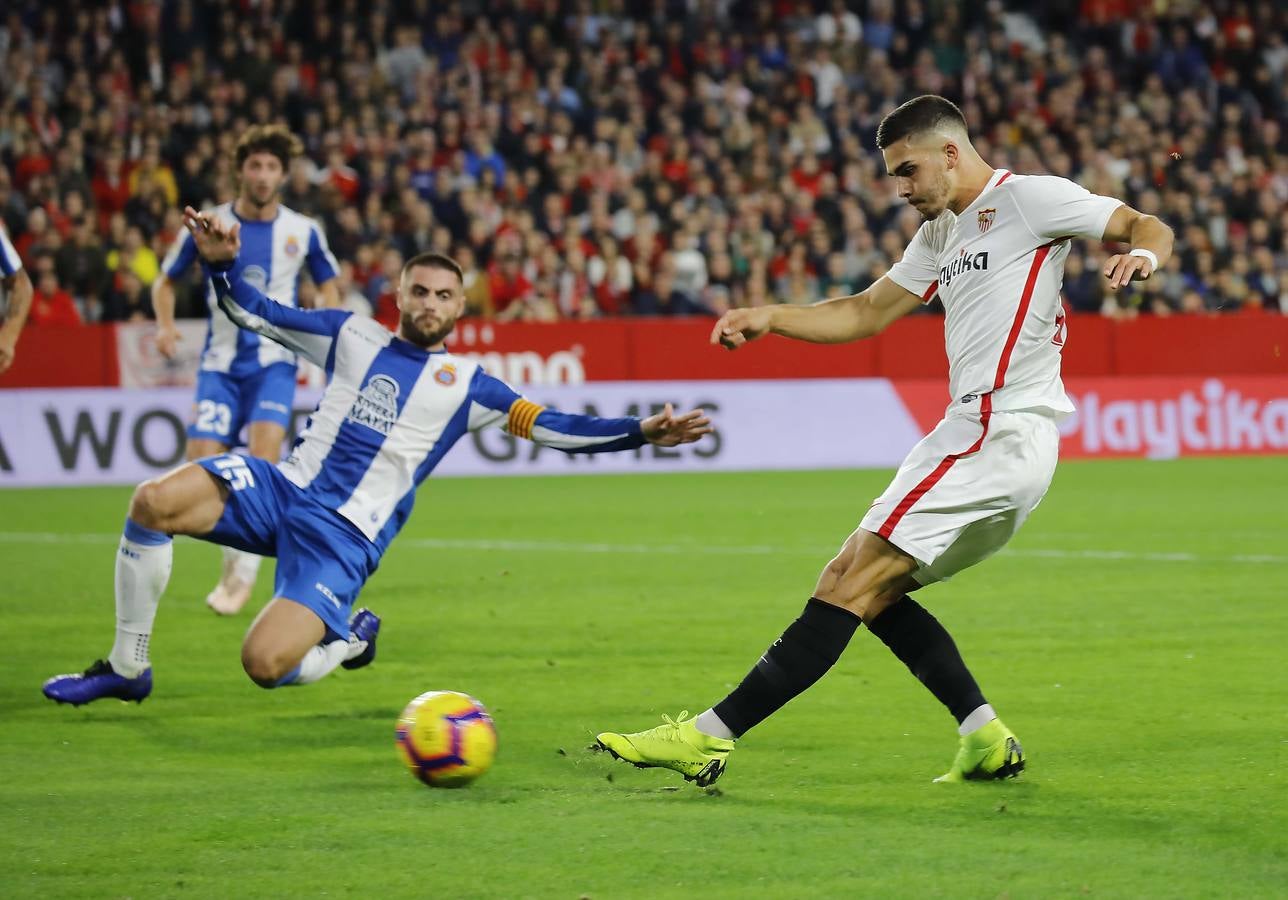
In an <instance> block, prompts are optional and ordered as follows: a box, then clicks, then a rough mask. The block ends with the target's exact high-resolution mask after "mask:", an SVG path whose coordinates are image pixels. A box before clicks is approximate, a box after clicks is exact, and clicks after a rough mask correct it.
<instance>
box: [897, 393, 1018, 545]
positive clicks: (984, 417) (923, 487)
mask: <svg viewBox="0 0 1288 900" xmlns="http://www.w3.org/2000/svg"><path fill="white" fill-rule="evenodd" d="M992 415H993V395H992V394H991V393H989V394H985V395H984V396H982V397H980V398H979V424H980V428H981V431H980V435H979V438H978V439H977V440H976V441H975V443H973V444H971V445H970V447H968V448H967V449H965V450H963V451H962V452H961V453H952V454H949V455H948V456H945V457H944V458H943V459H941V460H940V461H939V465H937V466H935V468H934V469H932V470H931V472H930V474H929V475H927V476H926V477H925V478H923V479H921V481H919V482H918V483H917V486H916V487H915V488H913V489H912V490H910V491H909V492H908V493H907V494H905V495H904V497H903V499H902V500H900V501H899V503H898V505H897V506H895V508H894V511H893V512H891V513H890V515H889V516H887V517H886V520H885V521H884V522H883V523H881V527H880V528H879V529H878V530H877V534H879V535H881V537H883V538H885V539H886V540H889V539H890V535H892V534H893V533H894V529H895V526H896V525H898V524H899V520H900V519H902V518H903V517H904V516H905V515H906V514H907V512H908V510H910V509H912V507H913V506H914V505H916V503H917V501H918V500H920V499H921V498H922V497H924V496H926V492H927V491H929V490H930V489H931V488H932V487H934V486H935V485H936V484H938V483H939V481H940V479H942V478H943V477H944V476H945V475H947V474H948V470H949V469H951V468H952V467H953V463H955V462H957V460H959V459H961V458H962V457H963V456H969V455H970V454H972V453H975V452H976V451H978V450H979V448H980V447H982V446H984V438H986V437H988V420H989V419H990V418H992Z"/></svg>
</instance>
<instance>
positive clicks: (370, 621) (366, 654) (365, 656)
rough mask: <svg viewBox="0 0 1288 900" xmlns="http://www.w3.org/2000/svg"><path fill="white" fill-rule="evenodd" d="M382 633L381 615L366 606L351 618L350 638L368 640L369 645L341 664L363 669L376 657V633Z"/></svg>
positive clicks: (352, 639)
mask: <svg viewBox="0 0 1288 900" xmlns="http://www.w3.org/2000/svg"><path fill="white" fill-rule="evenodd" d="M379 633H380V617H379V616H378V615H376V614H375V613H373V612H372V611H371V610H369V609H367V608H366V607H365V606H364V607H363V608H362V609H360V610H358V611H357V612H356V613H354V614H353V618H352V619H350V620H349V640H350V641H355V640H357V641H366V642H367V647H366V649H365V650H363V651H362V652H361V653H359V654H358V655H357V656H355V657H354V658H353V659H346V660H345V661H344V662H342V663H340V665H342V666H344V667H345V668H346V669H361V668H362V667H363V666H365V665H367V664H369V663H370V662H371V661H372V660H373V659H375V658H376V635H377V634H379Z"/></svg>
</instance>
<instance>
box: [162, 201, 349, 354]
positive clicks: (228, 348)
mask: <svg viewBox="0 0 1288 900" xmlns="http://www.w3.org/2000/svg"><path fill="white" fill-rule="evenodd" d="M277 209H278V211H277V217H276V218H274V219H273V220H272V221H271V222H252V221H248V220H246V219H243V218H241V217H240V216H238V215H237V214H236V213H234V212H233V205H232V204H231V203H223V204H221V205H219V206H216V207H215V208H214V209H213V210H211V214H212V215H215V216H217V217H218V218H219V219H221V220H223V221H225V222H228V223H229V224H231V223H233V222H241V253H240V254H238V257H237V262H236V264H235V265H234V266H233V277H234V278H240V279H245V280H246V281H248V282H250V283H251V284H253V285H254V286H255V287H256V288H258V289H259V290H260V291H261V292H262V293H264V294H266V295H268V296H269V297H271V298H272V299H273V300H276V301H277V302H278V303H280V304H282V305H283V306H290V307H296V306H298V305H299V303H298V302H297V293H298V287H299V282H300V269H302V268H303V267H304V265H305V263H307V264H308V267H309V274H310V275H311V276H312V277H313V280H314V281H315V282H316V283H317V284H319V285H320V284H322V283H324V282H327V281H330V280H331V279H332V278H334V277H335V276H336V275H338V274H339V273H340V264H339V263H337V262H336V259H335V257H334V256H332V255H331V250H330V248H328V247H327V243H326V235H325V234H323V233H322V227H321V226H320V225H319V224H318V223H317V222H316V221H315V220H313V219H310V218H309V217H308V216H306V215H303V214H301V213H297V212H296V211H295V210H293V209H288V208H287V207H285V206H278V208H277ZM196 259H197V246H196V244H194V243H193V242H192V235H191V234H189V233H188V232H187V231H186V230H185V231H184V232H183V236H182V237H180V238H179V240H177V241H176V242H175V244H174V246H173V247H171V248H170V252H169V253H167V254H166V257H165V260H164V261H163V262H162V263H161V270H162V271H163V272H164V273H165V275H166V276H167V277H169V278H171V279H176V278H178V277H179V276H181V275H182V274H183V273H184V271H185V270H186V269H187V268H188V266H190V265H191V264H192V263H193V262H194V261H195V260H196ZM206 302H207V304H208V306H209V308H208V311H207V315H208V316H209V322H210V327H209V328H208V330H207V331H206V344H205V347H204V348H203V349H202V353H201V368H202V369H203V370H205V371H207V372H227V373H229V374H230V375H233V376H236V377H244V376H247V375H251V374H253V373H255V372H257V371H259V370H260V369H262V368H263V367H264V366H267V365H271V364H273V363H277V362H289V363H293V362H295V354H293V353H291V352H290V351H289V350H287V349H286V348H285V347H282V346H281V345H280V344H277V343H275V342H273V341H270V340H266V339H265V338H262V337H260V336H259V335H257V334H253V333H251V332H249V331H243V330H241V329H240V328H238V327H237V326H236V325H234V324H233V323H232V322H230V321H229V320H228V319H227V317H225V316H223V315H221V314H220V313H219V310H218V309H217V308H216V300H215V291H214V288H213V286H211V287H209V289H208V291H207V294H206Z"/></svg>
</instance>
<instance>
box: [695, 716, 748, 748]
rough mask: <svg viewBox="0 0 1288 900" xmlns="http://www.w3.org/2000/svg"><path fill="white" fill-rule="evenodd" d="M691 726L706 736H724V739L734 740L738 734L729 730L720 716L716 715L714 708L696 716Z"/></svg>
mask: <svg viewBox="0 0 1288 900" xmlns="http://www.w3.org/2000/svg"><path fill="white" fill-rule="evenodd" d="M693 727H694V728H696V729H698V731H701V732H702V733H703V734H705V735H706V736H707V737H714V738H724V739H725V740H726V741H732V740H735V739H736V738H737V737H738V736H737V735H736V734H734V733H733V732H732V731H730V730H729V726H728V725H726V724H725V723H724V722H723V721H722V720H721V718H720V717H719V716H718V715H716V711H715V710H714V709H709V710H707V711H706V712H704V713H702V714H701V715H699V716H698V718H697V720H696V721H695V722H694V723H693Z"/></svg>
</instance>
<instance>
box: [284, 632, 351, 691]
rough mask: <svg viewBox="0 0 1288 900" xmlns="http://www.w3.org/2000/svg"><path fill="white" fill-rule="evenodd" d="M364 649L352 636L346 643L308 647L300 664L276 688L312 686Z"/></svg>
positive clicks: (338, 642) (339, 642) (333, 642)
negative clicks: (301, 685) (290, 685)
mask: <svg viewBox="0 0 1288 900" xmlns="http://www.w3.org/2000/svg"><path fill="white" fill-rule="evenodd" d="M366 649H367V642H366V641H360V640H358V639H357V638H355V637H354V636H353V635H352V634H351V635H349V639H348V640H347V641H332V642H331V643H329V644H318V645H317V646H315V647H310V648H309V652H308V653H305V654H304V658H303V659H302V660H300V664H299V665H298V666H296V667H295V668H294V669H293V670H291V671H290V672H288V673H287V674H286V675H285V676H284V677H283V678H282V680H281V681H280V682H278V687H285V686H286V685H289V684H312V683H313V682H315V681H318V680H320V679H322V678H325V677H326V676H327V675H330V674H331V672H332V671H333V670H334V669H335V667H336V666H338V665H340V663H342V662H344V661H345V660H346V659H353V658H354V657H355V656H357V655H358V654H359V653H361V652H362V651H363V650H366Z"/></svg>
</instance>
